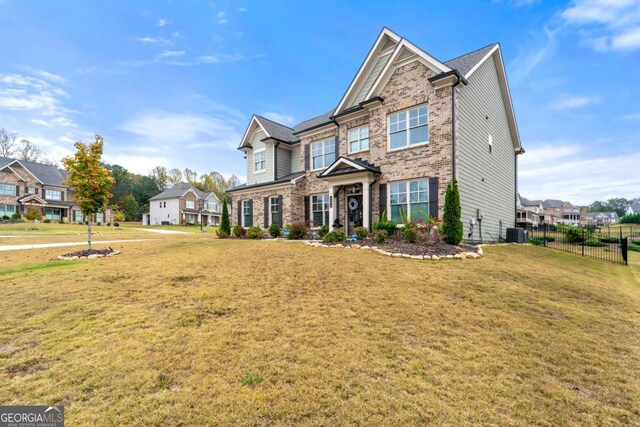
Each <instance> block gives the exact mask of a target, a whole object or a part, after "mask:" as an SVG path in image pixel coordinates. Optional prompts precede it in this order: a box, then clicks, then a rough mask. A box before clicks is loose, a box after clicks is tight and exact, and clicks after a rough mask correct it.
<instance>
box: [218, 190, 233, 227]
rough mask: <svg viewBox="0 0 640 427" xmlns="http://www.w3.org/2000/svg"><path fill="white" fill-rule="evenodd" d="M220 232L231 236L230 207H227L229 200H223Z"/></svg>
mask: <svg viewBox="0 0 640 427" xmlns="http://www.w3.org/2000/svg"><path fill="white" fill-rule="evenodd" d="M220 230H221V231H223V232H225V233H227V235H230V234H231V222H230V221H229V207H228V206H227V198H226V197H224V198H223V199H222V218H221V219H220Z"/></svg>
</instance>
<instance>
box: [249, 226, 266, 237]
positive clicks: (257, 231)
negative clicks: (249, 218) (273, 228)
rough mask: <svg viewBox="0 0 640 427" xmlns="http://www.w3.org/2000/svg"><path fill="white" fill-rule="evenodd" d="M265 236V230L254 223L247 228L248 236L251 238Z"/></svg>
mask: <svg viewBox="0 0 640 427" xmlns="http://www.w3.org/2000/svg"><path fill="white" fill-rule="evenodd" d="M263 236H264V231H262V229H261V228H260V227H256V226H255V225H252V226H251V227H249V228H247V237H248V238H249V239H262V237H263Z"/></svg>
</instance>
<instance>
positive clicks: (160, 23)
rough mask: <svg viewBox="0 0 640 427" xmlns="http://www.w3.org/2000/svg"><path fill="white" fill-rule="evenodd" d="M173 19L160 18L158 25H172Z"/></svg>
mask: <svg viewBox="0 0 640 427" xmlns="http://www.w3.org/2000/svg"><path fill="white" fill-rule="evenodd" d="M170 24H171V21H167V20H166V19H158V24H157V25H158V27H164V26H165V25H170Z"/></svg>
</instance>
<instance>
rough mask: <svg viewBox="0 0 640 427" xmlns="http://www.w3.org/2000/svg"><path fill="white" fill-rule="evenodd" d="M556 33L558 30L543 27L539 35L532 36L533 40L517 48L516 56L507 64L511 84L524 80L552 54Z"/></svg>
mask: <svg viewBox="0 0 640 427" xmlns="http://www.w3.org/2000/svg"><path fill="white" fill-rule="evenodd" d="M557 32H558V30H552V29H550V28H549V27H547V26H545V27H544V28H543V31H542V32H541V33H538V34H535V35H534V40H532V41H531V42H530V43H529V44H527V45H520V46H518V50H519V53H518V56H517V57H516V59H515V60H514V61H513V62H512V63H511V64H509V78H510V80H511V81H512V82H513V83H515V84H517V83H519V82H521V81H523V80H525V78H526V77H527V76H528V75H529V73H530V72H531V71H533V69H534V68H536V67H537V66H538V65H539V64H541V63H542V62H543V61H544V60H545V59H547V58H548V57H549V56H550V55H551V54H552V53H553V52H554V50H555V48H556V44H557V43H556V34H557Z"/></svg>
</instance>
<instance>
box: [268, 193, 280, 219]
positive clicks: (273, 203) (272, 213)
mask: <svg viewBox="0 0 640 427" xmlns="http://www.w3.org/2000/svg"><path fill="white" fill-rule="evenodd" d="M279 212H280V204H279V203H278V196H276V197H270V198H269V224H275V223H276V220H277V219H278V213H279ZM278 225H280V224H278Z"/></svg>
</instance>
